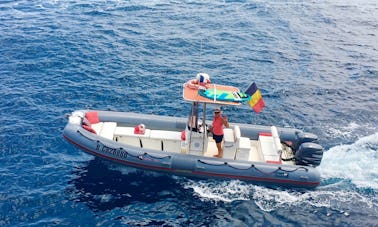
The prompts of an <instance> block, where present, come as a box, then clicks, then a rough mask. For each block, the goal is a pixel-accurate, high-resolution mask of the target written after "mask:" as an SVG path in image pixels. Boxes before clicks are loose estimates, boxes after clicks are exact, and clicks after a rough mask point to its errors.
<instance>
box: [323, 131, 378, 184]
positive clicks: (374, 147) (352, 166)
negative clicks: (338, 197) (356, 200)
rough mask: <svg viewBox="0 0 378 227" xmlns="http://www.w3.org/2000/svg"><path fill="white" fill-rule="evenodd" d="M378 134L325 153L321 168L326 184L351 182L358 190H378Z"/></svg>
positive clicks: (336, 147)
mask: <svg viewBox="0 0 378 227" xmlns="http://www.w3.org/2000/svg"><path fill="white" fill-rule="evenodd" d="M377 161H378V133H375V134H372V135H369V136H366V137H362V138H360V139H359V140H357V141H356V142H355V143H353V144H346V145H338V146H335V147H332V148H330V149H329V150H328V151H326V152H325V153H324V156H323V160H322V163H321V165H320V166H319V170H320V172H321V175H322V177H323V178H324V179H325V182H326V184H327V185H328V184H335V183H341V182H340V181H350V182H351V183H352V184H353V185H354V186H356V187H357V188H362V189H369V188H370V189H374V190H378V177H377V176H378V175H377V173H378V165H376V163H377Z"/></svg>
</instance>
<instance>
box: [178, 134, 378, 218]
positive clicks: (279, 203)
mask: <svg viewBox="0 0 378 227" xmlns="http://www.w3.org/2000/svg"><path fill="white" fill-rule="evenodd" d="M377 161H378V133H375V134H373V135H370V136H366V137H363V138H361V139H359V140H358V141H356V142H355V143H353V144H350V145H339V146H336V147H333V148H331V149H329V150H328V151H326V152H325V155H324V159H323V162H322V164H321V166H320V167H318V168H319V170H320V171H321V174H322V177H323V180H329V179H332V178H337V179H341V180H342V181H339V180H337V181H336V183H331V184H323V185H321V186H319V187H318V188H317V189H316V190H309V191H293V190H277V189H270V188H266V187H263V186H257V185H252V184H248V183H245V182H241V181H224V182H222V181H191V180H189V181H184V182H183V187H184V188H187V189H193V192H194V194H195V195H196V196H198V197H199V198H200V199H201V200H202V201H214V202H218V201H222V202H226V203H227V202H232V201H236V200H251V201H254V203H255V204H256V205H257V206H258V207H259V208H260V209H261V210H264V211H268V212H269V211H273V210H277V209H280V208H287V207H290V206H301V207H324V208H327V209H330V210H331V211H337V212H338V213H340V214H343V215H345V216H348V215H349V212H348V210H345V207H348V206H349V205H348V204H354V205H355V206H358V207H367V208H372V209H378V207H377V205H376V203H377V199H378V198H376V197H374V198H371V197H370V196H368V195H364V194H363V193H361V192H359V191H354V190H350V189H349V188H345V182H343V179H345V181H347V182H352V183H353V184H354V185H355V186H356V187H360V188H368V189H373V190H377V189H378V179H377V172H378V165H376V162H377ZM310 209H311V208H310ZM330 215H331V214H330Z"/></svg>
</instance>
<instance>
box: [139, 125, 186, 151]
mask: <svg viewBox="0 0 378 227" xmlns="http://www.w3.org/2000/svg"><path fill="white" fill-rule="evenodd" d="M143 144H144V147H146V148H151V149H155V150H156V149H161V150H163V151H169V152H175V153H180V152H181V132H175V131H166V130H151V133H150V138H149V140H148V143H147V142H144V143H143Z"/></svg>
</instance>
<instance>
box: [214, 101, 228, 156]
mask: <svg viewBox="0 0 378 227" xmlns="http://www.w3.org/2000/svg"><path fill="white" fill-rule="evenodd" d="M223 126H225V127H227V128H228V127H230V125H229V124H228V120H227V117H226V116H224V117H222V113H221V111H220V109H219V108H216V109H215V111H214V119H213V124H212V128H211V130H212V132H213V139H214V140H215V143H216V145H217V149H218V154H217V155H214V157H218V158H222V157H223V149H222V141H223V134H224V133H223Z"/></svg>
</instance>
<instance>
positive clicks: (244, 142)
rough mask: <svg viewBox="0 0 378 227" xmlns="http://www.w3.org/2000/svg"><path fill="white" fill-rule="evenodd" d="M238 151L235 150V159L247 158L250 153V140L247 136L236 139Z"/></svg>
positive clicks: (245, 159)
mask: <svg viewBox="0 0 378 227" xmlns="http://www.w3.org/2000/svg"><path fill="white" fill-rule="evenodd" d="M238 143H239V144H238V151H237V152H236V157H235V159H236V160H244V161H247V160H249V156H250V153H251V140H250V139H249V138H248V137H240V138H239V141H238Z"/></svg>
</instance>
